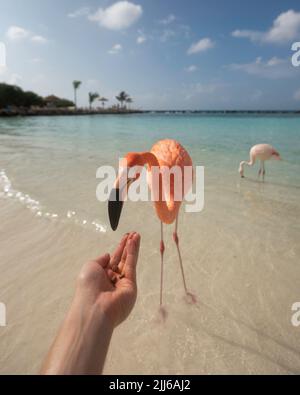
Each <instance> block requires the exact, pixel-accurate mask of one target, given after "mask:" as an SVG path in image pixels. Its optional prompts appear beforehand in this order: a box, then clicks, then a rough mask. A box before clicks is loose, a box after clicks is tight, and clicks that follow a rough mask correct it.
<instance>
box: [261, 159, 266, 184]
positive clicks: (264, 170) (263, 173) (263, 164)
mask: <svg viewBox="0 0 300 395" xmlns="http://www.w3.org/2000/svg"><path fill="white" fill-rule="evenodd" d="M262 175H263V181H265V175H266V168H265V162H262Z"/></svg>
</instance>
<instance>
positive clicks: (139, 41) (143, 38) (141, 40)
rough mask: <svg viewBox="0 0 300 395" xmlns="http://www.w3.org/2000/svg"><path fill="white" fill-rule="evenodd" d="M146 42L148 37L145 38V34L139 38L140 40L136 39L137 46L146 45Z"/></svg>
mask: <svg viewBox="0 0 300 395" xmlns="http://www.w3.org/2000/svg"><path fill="white" fill-rule="evenodd" d="M146 41H147V37H146V36H144V35H143V34H141V35H140V36H138V38H137V39H136V42H137V44H144V42H146Z"/></svg>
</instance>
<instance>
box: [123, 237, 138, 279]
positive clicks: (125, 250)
mask: <svg viewBox="0 0 300 395" xmlns="http://www.w3.org/2000/svg"><path fill="white" fill-rule="evenodd" d="M135 234H136V233H135V232H132V233H130V234H129V237H128V239H127V243H126V246H125V248H124V251H123V255H122V258H121V261H120V263H119V272H120V273H122V272H123V270H124V266H125V263H126V259H127V244H128V242H129V240H131V239H132V238H133V237H134V235H135Z"/></svg>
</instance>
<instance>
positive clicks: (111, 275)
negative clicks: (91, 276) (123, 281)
mask: <svg viewBox="0 0 300 395" xmlns="http://www.w3.org/2000/svg"><path fill="white" fill-rule="evenodd" d="M106 273H107V276H108V278H109V279H110V281H111V282H112V283H115V282H116V281H117V275H116V273H115V272H113V271H112V270H111V269H108V270H107V272H106Z"/></svg>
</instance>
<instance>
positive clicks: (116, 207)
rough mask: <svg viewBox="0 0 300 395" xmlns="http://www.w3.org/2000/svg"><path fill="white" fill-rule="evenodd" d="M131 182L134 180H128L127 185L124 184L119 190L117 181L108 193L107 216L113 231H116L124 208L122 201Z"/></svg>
mask: <svg viewBox="0 0 300 395" xmlns="http://www.w3.org/2000/svg"><path fill="white" fill-rule="evenodd" d="M133 182H134V179H132V178H131V179H128V180H127V183H125V186H124V187H123V188H120V187H119V185H120V182H119V180H118V181H117V183H116V185H117V186H116V187H115V188H114V189H113V190H112V191H111V193H110V196H109V201H108V216H109V222H110V225H111V228H112V230H113V231H116V230H117V229H118V226H119V222H120V217H121V213H122V209H123V206H124V200H125V197H126V195H127V193H128V189H129V187H130V185H131V184H132V183H133Z"/></svg>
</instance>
